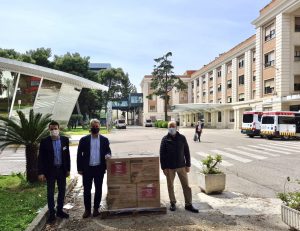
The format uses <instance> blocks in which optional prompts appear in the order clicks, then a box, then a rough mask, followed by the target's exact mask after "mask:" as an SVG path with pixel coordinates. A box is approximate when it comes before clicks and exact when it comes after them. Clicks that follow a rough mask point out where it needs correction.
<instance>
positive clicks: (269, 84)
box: [264, 79, 274, 94]
mask: <svg viewBox="0 0 300 231" xmlns="http://www.w3.org/2000/svg"><path fill="white" fill-rule="evenodd" d="M264 86H265V94H272V93H273V92H274V79H268V80H265V81H264Z"/></svg>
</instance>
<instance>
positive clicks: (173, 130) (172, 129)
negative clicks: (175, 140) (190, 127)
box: [168, 128, 176, 135]
mask: <svg viewBox="0 0 300 231" xmlns="http://www.w3.org/2000/svg"><path fill="white" fill-rule="evenodd" d="M168 132H169V133H170V134H171V135H175V134H176V128H168Z"/></svg>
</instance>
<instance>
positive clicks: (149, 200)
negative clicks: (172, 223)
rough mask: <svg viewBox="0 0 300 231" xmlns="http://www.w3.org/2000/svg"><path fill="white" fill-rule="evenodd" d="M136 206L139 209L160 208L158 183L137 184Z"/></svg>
mask: <svg viewBox="0 0 300 231" xmlns="http://www.w3.org/2000/svg"><path fill="white" fill-rule="evenodd" d="M137 206H138V207H139V208H143V207H144V208H148V207H160V184H159V181H149V182H143V183H138V184H137Z"/></svg>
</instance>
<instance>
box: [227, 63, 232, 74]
mask: <svg viewBox="0 0 300 231" xmlns="http://www.w3.org/2000/svg"><path fill="white" fill-rule="evenodd" d="M231 70H232V67H231V64H228V65H227V73H231Z"/></svg>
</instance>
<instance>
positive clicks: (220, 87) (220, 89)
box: [218, 84, 222, 92]
mask: <svg viewBox="0 0 300 231" xmlns="http://www.w3.org/2000/svg"><path fill="white" fill-rule="evenodd" d="M220 91H222V85H221V84H219V85H218V92H220Z"/></svg>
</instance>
